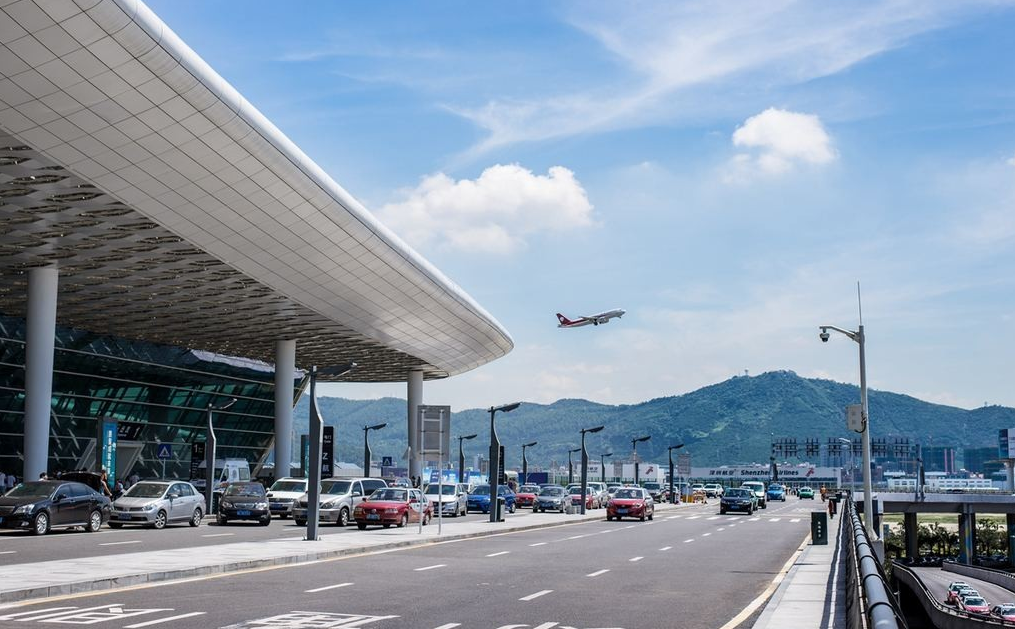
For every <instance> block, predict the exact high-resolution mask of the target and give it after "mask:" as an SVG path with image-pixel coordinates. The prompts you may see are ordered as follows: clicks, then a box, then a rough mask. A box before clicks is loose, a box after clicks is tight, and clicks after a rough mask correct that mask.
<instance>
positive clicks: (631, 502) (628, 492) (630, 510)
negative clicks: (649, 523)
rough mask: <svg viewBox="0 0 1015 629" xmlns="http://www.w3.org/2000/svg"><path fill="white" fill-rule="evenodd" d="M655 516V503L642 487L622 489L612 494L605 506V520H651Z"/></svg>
mask: <svg viewBox="0 0 1015 629" xmlns="http://www.w3.org/2000/svg"><path fill="white" fill-rule="evenodd" d="M654 515H655V501H654V500H652V494H650V493H649V492H648V490H646V489H644V488H643V487H622V488H620V489H618V490H617V491H616V493H614V494H613V498H611V499H610V502H609V503H607V505H606V519H607V520H612V519H613V518H617V519H618V520H620V519H623V518H638V519H639V520H641V521H642V522H644V521H645V518H648V519H649V520H651V519H652V518H653V516H654Z"/></svg>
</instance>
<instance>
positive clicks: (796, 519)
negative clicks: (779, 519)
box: [790, 518, 800, 522]
mask: <svg viewBox="0 0 1015 629" xmlns="http://www.w3.org/2000/svg"><path fill="white" fill-rule="evenodd" d="M799 521H800V518H793V519H792V520H790V522H799Z"/></svg>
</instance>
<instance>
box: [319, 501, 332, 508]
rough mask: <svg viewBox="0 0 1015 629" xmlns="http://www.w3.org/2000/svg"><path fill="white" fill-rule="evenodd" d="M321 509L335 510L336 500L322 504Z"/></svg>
mask: <svg viewBox="0 0 1015 629" xmlns="http://www.w3.org/2000/svg"><path fill="white" fill-rule="evenodd" d="M321 508H322V509H334V508H335V501H334V500H329V501H328V502H322V503H321Z"/></svg>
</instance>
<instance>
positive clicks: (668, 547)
mask: <svg viewBox="0 0 1015 629" xmlns="http://www.w3.org/2000/svg"><path fill="white" fill-rule="evenodd" d="M671 548H673V547H672V546H663V547H662V548H660V549H659V550H669V549H671Z"/></svg>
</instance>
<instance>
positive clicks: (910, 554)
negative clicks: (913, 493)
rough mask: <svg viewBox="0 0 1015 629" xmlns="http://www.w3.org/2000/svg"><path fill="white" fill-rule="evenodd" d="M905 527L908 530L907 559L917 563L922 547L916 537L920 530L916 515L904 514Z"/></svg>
mask: <svg viewBox="0 0 1015 629" xmlns="http://www.w3.org/2000/svg"><path fill="white" fill-rule="evenodd" d="M903 525H904V527H905V529H906V559H908V560H910V561H915V560H916V559H917V557H919V555H920V546H919V544H918V541H917V537H916V535H917V531H918V530H919V526H918V525H917V522H916V514H915V513H906V514H904V518H903Z"/></svg>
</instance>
